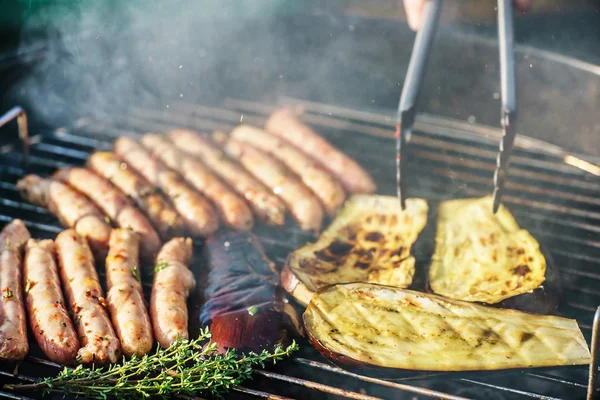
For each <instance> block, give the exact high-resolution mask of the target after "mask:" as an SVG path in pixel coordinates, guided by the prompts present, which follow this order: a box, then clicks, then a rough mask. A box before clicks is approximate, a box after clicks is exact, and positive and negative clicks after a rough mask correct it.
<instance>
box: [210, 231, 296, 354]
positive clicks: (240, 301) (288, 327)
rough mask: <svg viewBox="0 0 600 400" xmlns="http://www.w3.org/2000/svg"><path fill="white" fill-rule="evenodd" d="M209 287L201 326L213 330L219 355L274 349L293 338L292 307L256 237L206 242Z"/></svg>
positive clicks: (227, 236)
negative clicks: (233, 351)
mask: <svg viewBox="0 0 600 400" xmlns="http://www.w3.org/2000/svg"><path fill="white" fill-rule="evenodd" d="M204 261H205V262H206V266H207V267H208V285H207V287H206V289H205V290H204V304H203V305H202V308H201V309H200V324H201V326H202V327H203V328H205V327H209V328H210V330H211V333H212V340H213V342H215V343H216V344H217V347H218V349H219V351H220V352H225V351H226V350H227V349H235V350H237V351H238V352H247V351H254V352H260V351H262V350H263V349H269V350H271V349H273V348H274V346H275V345H277V344H279V345H281V346H285V345H287V344H289V343H290V341H291V338H292V337H293V336H294V334H295V333H296V332H295V328H294V324H293V323H292V320H291V319H292V318H298V317H297V315H294V316H291V315H289V313H290V310H291V307H285V304H286V303H287V300H286V298H285V292H284V290H283V289H282V288H281V287H280V286H279V279H278V277H277V274H276V273H275V266H274V264H273V263H272V262H271V261H270V260H269V259H268V258H267V256H266V254H265V253H264V250H263V249H262V246H261V245H260V242H259V240H258V237H257V236H256V235H254V234H252V233H248V232H225V233H217V234H216V235H214V236H212V237H211V238H209V239H208V240H207V241H206V245H205V247H204Z"/></svg>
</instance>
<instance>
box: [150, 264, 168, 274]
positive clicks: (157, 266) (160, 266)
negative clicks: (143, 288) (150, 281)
mask: <svg viewBox="0 0 600 400" xmlns="http://www.w3.org/2000/svg"><path fill="white" fill-rule="evenodd" d="M168 265H169V264H168V263H166V262H163V263H160V264H156V267H154V273H156V272H158V271H160V270H161V269H163V268H165V267H167V266H168Z"/></svg>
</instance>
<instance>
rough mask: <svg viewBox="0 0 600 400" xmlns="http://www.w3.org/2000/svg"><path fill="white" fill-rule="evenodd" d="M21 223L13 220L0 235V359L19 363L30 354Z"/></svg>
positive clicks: (24, 234)
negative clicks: (24, 302) (22, 269)
mask: <svg viewBox="0 0 600 400" xmlns="http://www.w3.org/2000/svg"><path fill="white" fill-rule="evenodd" d="M29 238H30V236H29V231H28V230H27V228H25V225H24V224H23V221H21V220H18V219H16V220H14V221H12V222H11V223H9V224H8V225H7V226H6V227H5V228H4V229H3V230H2V233H0V360H2V361H19V360H22V359H23V358H25V356H26V355H27V352H28V351H29V343H28V342H27V324H26V316H25V305H24V304H23V281H22V278H21V250H22V249H23V246H24V244H25V243H26V242H27V241H28V240H29Z"/></svg>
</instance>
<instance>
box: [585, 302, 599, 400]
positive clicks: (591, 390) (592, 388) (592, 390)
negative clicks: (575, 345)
mask: <svg viewBox="0 0 600 400" xmlns="http://www.w3.org/2000/svg"><path fill="white" fill-rule="evenodd" d="M599 341H600V307H598V308H597V309H596V313H595V314H594V324H593V327H592V348H591V352H592V362H591V363H590V373H589V377H588V391H587V400H594V399H597V398H598V393H597V391H596V387H597V385H598V357H600V355H599V354H598V353H599V351H598V345H599V343H598V342H599Z"/></svg>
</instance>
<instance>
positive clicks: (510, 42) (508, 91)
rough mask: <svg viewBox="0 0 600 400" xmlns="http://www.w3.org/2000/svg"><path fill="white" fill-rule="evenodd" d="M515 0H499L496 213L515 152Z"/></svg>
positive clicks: (494, 207) (494, 208)
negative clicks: (499, 124) (499, 110)
mask: <svg viewBox="0 0 600 400" xmlns="http://www.w3.org/2000/svg"><path fill="white" fill-rule="evenodd" d="M512 1H513V0H498V39H499V42H500V43H499V48H500V89H501V93H502V109H501V117H500V123H501V125H502V130H503V132H502V139H501V140H500V148H499V151H498V156H497V158H496V171H495V172H494V201H493V210H494V213H495V212H496V211H498V208H499V207H500V202H501V198H502V191H503V189H504V182H505V181H506V177H507V175H508V167H509V165H510V154H511V152H512V149H513V146H514V142H515V136H516V135H517V131H516V126H515V125H516V112H517V96H516V83H515V55H514V51H513V46H514V38H513V15H512V14H513V13H512V7H513V6H512Z"/></svg>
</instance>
